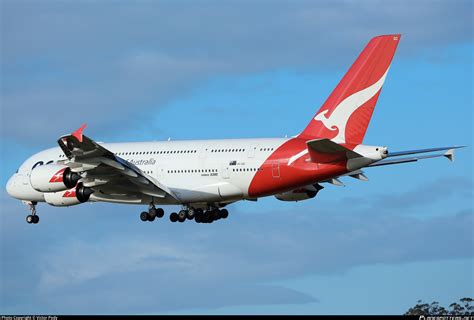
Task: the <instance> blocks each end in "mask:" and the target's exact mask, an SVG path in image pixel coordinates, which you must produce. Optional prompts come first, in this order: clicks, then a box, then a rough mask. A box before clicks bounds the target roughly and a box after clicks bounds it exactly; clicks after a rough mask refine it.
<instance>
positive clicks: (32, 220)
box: [26, 202, 40, 224]
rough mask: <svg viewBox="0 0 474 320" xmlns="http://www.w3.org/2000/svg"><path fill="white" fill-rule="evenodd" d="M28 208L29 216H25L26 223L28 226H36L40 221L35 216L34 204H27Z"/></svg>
mask: <svg viewBox="0 0 474 320" xmlns="http://www.w3.org/2000/svg"><path fill="white" fill-rule="evenodd" d="M27 204H28V206H29V207H30V211H31V214H29V215H27V216H26V222H28V223H29V224H31V223H33V224H37V223H38V222H39V221H40V218H39V216H38V215H37V214H36V204H37V203H36V202H28V203H27Z"/></svg>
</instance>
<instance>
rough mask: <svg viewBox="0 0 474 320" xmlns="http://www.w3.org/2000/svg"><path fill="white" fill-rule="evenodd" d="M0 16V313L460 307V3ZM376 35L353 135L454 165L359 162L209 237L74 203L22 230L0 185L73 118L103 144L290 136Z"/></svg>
mask: <svg viewBox="0 0 474 320" xmlns="http://www.w3.org/2000/svg"><path fill="white" fill-rule="evenodd" d="M1 15H2V17H1V21H2V22H1V23H2V24H1V41H2V56H1V66H2V67H1V84H2V86H1V113H0V120H1V128H0V131H1V137H0V143H1V149H2V150H1V168H2V170H1V176H0V182H1V185H2V191H1V193H0V210H1V212H0V228H1V233H0V240H1V241H0V249H1V251H0V262H1V264H0V274H1V277H0V310H2V311H4V312H5V313H172V314H176V313H178V314H190V313H191V314H192V313H200V314H207V313H210V314H220V313H229V314H234V313H235V314H239V313H290V314H292V313H301V314H334V313H336V314H339V313H343V314H347V313H362V314H365V313H393V314H400V313H403V312H404V311H406V310H407V309H408V308H409V307H410V306H412V305H413V304H415V303H416V301H417V300H418V299H424V300H427V301H433V300H436V301H440V302H441V303H443V304H449V303H451V302H453V301H455V300H457V299H459V298H461V297H463V296H471V297H472V296H474V287H473V283H474V275H473V273H474V271H473V270H474V257H473V254H474V235H473V230H474V221H473V219H474V213H473V200H472V199H473V171H472V163H473V157H472V156H473V151H472V137H473V132H472V121H473V113H472V106H473V93H472V86H473V83H472V82H473V70H472V68H473V60H472V59H473V49H474V47H473V30H472V25H473V21H472V19H473V18H472V2H469V1H454V2H453V1H449V2H448V1H438V2H429V3H428V2H423V1H420V2H410V3H409V5H408V2H404V1H399V2H391V3H386V2H377V1H361V2H359V1H358V2H324V1H321V2H315V1H300V2H297V3H294V2H290V1H275V2H274V1H272V2H269V1H254V2H250V1H247V2H245V1H227V2H224V3H222V2H217V1H193V2H191V1H178V2H170V1H163V2H149V1H138V2H134V4H133V5H132V4H131V2H126V1H114V2H111V1H104V2H101V3H100V4H99V3H94V2H88V1H79V2H74V3H71V2H68V1H6V0H4V1H2V2H1ZM361 17H364V19H361ZM420 17H422V18H420ZM385 33H402V39H401V42H400V45H399V48H398V50H397V53H396V55H395V58H394V62H393V63H392V67H391V69H390V73H389V76H388V78H387V80H386V82H385V85H384V88H383V91H382V94H381V96H380V98H379V101H378V104H377V108H376V110H375V113H374V116H373V118H372V121H371V124H370V126H369V129H368V132H367V135H366V138H365V141H364V142H365V143H367V144H374V145H387V146H388V147H389V148H390V150H394V151H396V150H404V149H405V150H406V149H413V148H424V147H432V146H433V147H434V146H445V145H453V144H456V145H468V146H469V148H467V149H463V150H460V151H459V152H458V153H457V157H456V161H455V162H454V163H449V162H448V161H447V160H446V159H432V160H426V161H423V162H420V163H415V164H405V165H400V166H391V167H380V168H372V169H368V170H367V171H366V174H367V175H368V177H369V179H370V181H369V182H361V181H357V180H354V179H350V178H346V179H344V182H345V183H346V187H335V186H332V185H327V186H325V189H324V190H322V191H321V192H320V193H319V194H318V196H317V197H316V198H315V199H312V200H308V201H303V202H298V203H284V202H280V201H278V200H276V199H274V198H265V199H261V200H259V201H258V202H257V203H253V202H250V203H249V202H242V203H237V204H234V205H232V206H231V207H230V212H231V215H230V217H229V218H228V219H227V220H225V221H219V222H217V223H214V224H211V225H202V224H200V225H196V224H195V223H185V224H171V223H169V221H168V220H167V219H163V220H162V221H159V222H155V223H148V224H144V223H142V222H141V221H140V220H139V219H138V214H139V212H140V211H141V209H142V208H140V207H138V206H120V205H111V204H83V205H80V206H75V207H71V208H53V207H49V206H46V205H42V206H39V208H38V211H39V214H40V216H41V222H40V224H39V225H36V226H32V225H27V224H26V223H25V221H24V218H25V216H26V214H27V212H28V211H27V208H26V207H24V206H23V205H22V204H21V203H20V202H19V201H15V200H13V199H10V198H9V197H8V196H7V195H6V193H5V190H4V186H5V183H6V181H7V179H8V177H9V176H10V175H11V174H12V173H13V172H14V171H15V169H16V168H17V167H18V166H19V165H20V164H21V162H22V161H24V160H25V159H26V158H27V157H28V156H30V155H31V154H33V153H35V152H37V151H40V150H41V149H43V148H47V147H51V146H54V145H55V141H56V139H57V137H59V136H60V135H62V134H64V133H68V132H71V131H72V130H74V129H75V128H77V127H79V126H80V125H81V124H82V123H83V122H87V123H88V124H89V127H88V128H87V134H88V135H89V136H91V137H92V138H94V139H96V140H98V141H139V140H164V139H168V138H169V137H171V139H206V138H209V139H211V138H237V137H283V136H285V135H288V136H291V135H294V134H297V133H298V132H299V131H300V130H301V129H302V128H304V126H305V125H306V124H307V122H308V121H309V119H310V118H311V116H313V115H314V113H315V111H316V110H317V109H318V108H319V106H320V105H321V104H322V103H323V102H324V100H325V99H326V97H327V96H328V94H329V93H330V91H331V90H332V88H334V86H335V85H336V84H337V82H338V81H339V79H340V78H341V77H342V75H343V74H344V72H345V71H346V70H347V68H348V67H349V66H350V64H351V63H352V62H353V60H354V59H355V57H356V56H357V54H358V53H359V52H360V50H362V48H363V46H364V45H365V44H366V43H367V42H368V40H369V39H370V38H371V37H372V36H375V35H378V34H385ZM165 209H166V210H167V211H168V212H171V210H172V209H173V208H172V207H170V208H165ZM341 301H342V303H341Z"/></svg>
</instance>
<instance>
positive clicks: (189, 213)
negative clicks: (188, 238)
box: [186, 209, 196, 220]
mask: <svg viewBox="0 0 474 320" xmlns="http://www.w3.org/2000/svg"><path fill="white" fill-rule="evenodd" d="M195 216H196V211H195V210H194V209H189V210H188V211H187V212H186V218H188V220H193V219H194V218H195Z"/></svg>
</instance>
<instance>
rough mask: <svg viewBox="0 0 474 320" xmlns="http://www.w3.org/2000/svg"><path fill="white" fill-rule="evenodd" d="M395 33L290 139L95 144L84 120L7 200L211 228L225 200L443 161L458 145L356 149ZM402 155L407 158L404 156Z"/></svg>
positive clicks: (36, 161) (283, 194) (18, 176)
mask: <svg viewBox="0 0 474 320" xmlns="http://www.w3.org/2000/svg"><path fill="white" fill-rule="evenodd" d="M400 36H401V35H400V34H391V35H381V36H377V37H374V38H372V39H371V40H370V41H369V43H368V44H367V45H366V47H365V48H364V49H363V51H362V52H361V53H360V55H359V56H358V58H357V59H356V60H355V62H354V63H353V64H352V66H351V67H350V68H349V70H348V71H347V73H346V74H345V75H344V77H343V78H342V79H341V81H340V82H339V84H338V85H337V86H336V88H335V89H334V90H333V91H332V93H331V94H330V95H329V97H328V98H327V100H326V101H325V102H324V104H323V105H322V106H321V108H320V109H319V111H318V112H317V113H316V115H315V116H314V117H313V118H311V120H310V122H309V124H308V125H307V126H306V127H305V128H304V130H303V131H302V132H301V133H299V134H298V135H296V136H293V137H291V138H270V139H262V138H260V139H227V140H194V141H192V140H190V141H152V142H134V143H99V142H95V141H94V140H92V139H91V138H89V137H87V136H86V135H84V134H83V132H84V129H85V127H86V125H85V124H84V125H83V126H81V127H80V128H79V129H77V130H76V131H74V132H73V133H72V134H69V135H64V136H62V137H60V138H59V140H58V141H57V142H58V144H59V147H55V148H51V149H47V150H44V151H41V152H39V153H36V154H34V155H33V156H31V157H30V158H29V159H27V160H26V161H25V162H24V163H23V164H22V165H21V167H20V168H19V169H18V170H17V171H16V173H15V174H14V175H13V176H12V177H10V179H9V180H8V182H7V185H6V189H7V192H8V194H9V195H10V196H12V197H14V198H16V199H19V200H22V201H23V203H24V204H26V205H28V206H29V208H30V210H31V214H29V215H28V216H27V217H26V221H27V222H28V223H30V224H37V223H38V222H39V216H38V214H37V213H36V205H37V204H38V203H39V202H46V203H47V204H50V205H52V206H73V205H78V204H81V203H85V202H111V203H119V204H140V205H147V206H148V209H147V210H145V211H143V212H141V213H140V219H141V220H142V221H150V222H151V221H154V220H155V219H156V218H162V217H163V216H164V214H165V212H164V210H163V209H162V208H161V207H158V208H157V207H156V206H163V205H180V206H181V208H182V209H181V210H180V211H179V212H172V213H171V214H170V215H169V218H170V220H171V221H172V222H177V221H179V222H184V221H186V220H195V222H197V223H212V222H214V221H216V220H219V219H225V218H227V217H228V214H229V212H228V210H227V209H226V208H225V207H227V206H228V205H229V204H231V203H234V202H236V201H240V200H250V201H256V200H257V199H258V198H261V197H267V196H275V197H276V198H277V199H278V200H281V201H302V200H306V199H312V198H314V197H315V196H316V195H317V194H318V192H319V191H321V189H323V188H324V187H323V186H322V185H321V184H323V183H330V184H333V185H336V186H341V185H343V183H342V182H341V180H340V177H352V178H355V179H359V180H362V181H366V180H368V179H367V176H366V175H365V173H364V171H363V170H362V169H364V168H371V167H375V166H385V165H393V164H401V163H408V162H415V161H418V160H421V159H427V158H435V157H443V156H444V157H446V158H448V159H449V160H451V161H452V160H453V159H454V150H455V149H457V148H462V147H461V146H452V147H441V148H430V149H419V150H409V151H401V152H389V150H388V148H387V147H386V146H370V145H364V144H362V142H363V139H364V136H365V133H366V131H367V127H368V125H369V122H370V119H371V116H372V113H373V111H374V108H375V105H376V103H377V99H378V97H379V95H380V92H381V89H382V86H383V84H384V81H385V78H386V76H387V73H388V70H389V68H390V64H391V62H392V58H393V56H394V54H395V50H396V48H397V46H398V43H399V41H400ZM404 156H407V157H404Z"/></svg>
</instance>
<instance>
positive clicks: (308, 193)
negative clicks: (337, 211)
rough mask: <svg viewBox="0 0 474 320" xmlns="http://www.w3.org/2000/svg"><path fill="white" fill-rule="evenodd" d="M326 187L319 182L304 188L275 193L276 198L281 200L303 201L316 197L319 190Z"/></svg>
mask: <svg viewBox="0 0 474 320" xmlns="http://www.w3.org/2000/svg"><path fill="white" fill-rule="evenodd" d="M323 188H324V187H323V186H321V185H319V184H317V183H316V184H314V185H309V186H306V187H303V188H299V189H295V190H291V191H287V192H283V193H279V194H277V195H275V198H277V199H278V200H281V201H301V200H307V199H312V198H314V197H316V195H317V194H318V192H319V190H321V189H323Z"/></svg>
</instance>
